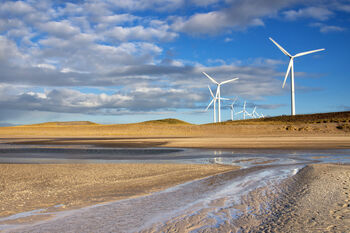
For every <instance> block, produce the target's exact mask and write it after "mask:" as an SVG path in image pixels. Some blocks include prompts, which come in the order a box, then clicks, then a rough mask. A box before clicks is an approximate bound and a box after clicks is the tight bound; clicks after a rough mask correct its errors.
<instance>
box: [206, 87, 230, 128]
mask: <svg viewBox="0 0 350 233" xmlns="http://www.w3.org/2000/svg"><path fill="white" fill-rule="evenodd" d="M208 89H209V92H210V95H211V97H212V100H211V101H210V103H209V104H208V106H207V108H206V109H205V111H208V109H209V107H210V106H211V105H212V104H214V123H216V100H218V97H217V95H215V96H214V94H213V92H212V91H211V89H210V86H209V85H208ZM220 99H221V100H228V99H227V98H220Z"/></svg>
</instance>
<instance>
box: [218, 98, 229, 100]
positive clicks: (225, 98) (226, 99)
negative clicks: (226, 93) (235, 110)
mask: <svg viewBox="0 0 350 233" xmlns="http://www.w3.org/2000/svg"><path fill="white" fill-rule="evenodd" d="M220 99H222V100H230V99H228V98H220Z"/></svg>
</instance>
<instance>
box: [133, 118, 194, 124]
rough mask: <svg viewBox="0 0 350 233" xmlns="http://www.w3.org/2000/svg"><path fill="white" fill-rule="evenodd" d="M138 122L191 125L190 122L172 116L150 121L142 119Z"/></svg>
mask: <svg viewBox="0 0 350 233" xmlns="http://www.w3.org/2000/svg"><path fill="white" fill-rule="evenodd" d="M139 124H171V125H191V124H190V123H188V122H186V121H181V120H178V119H174V118H167V119H161V120H152V121H144V122H141V123H139Z"/></svg>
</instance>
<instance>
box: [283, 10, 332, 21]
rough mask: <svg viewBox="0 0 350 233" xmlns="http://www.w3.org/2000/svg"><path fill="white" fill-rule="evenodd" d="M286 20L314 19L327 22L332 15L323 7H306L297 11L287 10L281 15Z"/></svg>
mask: <svg viewBox="0 0 350 233" xmlns="http://www.w3.org/2000/svg"><path fill="white" fill-rule="evenodd" d="M282 14H283V15H284V16H285V17H286V18H287V19H288V20H297V19H299V18H314V19H317V20H321V21H325V20H328V19H329V18H330V17H331V16H332V15H334V13H333V12H332V11H330V10H329V9H327V8H323V7H307V8H303V9H299V10H288V11H285V12H283V13H282Z"/></svg>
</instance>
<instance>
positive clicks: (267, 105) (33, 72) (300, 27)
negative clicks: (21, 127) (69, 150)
mask: <svg viewBox="0 0 350 233" xmlns="http://www.w3.org/2000/svg"><path fill="white" fill-rule="evenodd" d="M269 37H272V38H273V39H274V40H275V41H277V42H278V43H279V44H280V45H281V46H283V47H284V48H285V49H286V50H287V51H288V52H289V53H290V54H292V55H293V54H296V53H299V52H304V51H308V50H314V49H320V48H325V51H322V52H318V53H314V54H310V55H306V56H303V57H298V58H296V59H295V62H294V67H295V86H296V113H297V114H308V113H318V112H334V111H349V110H350V103H349V100H350V91H349V86H350V77H349V67H350V64H349V61H350V43H349V41H350V0H309V1H300V0H285V1H280V0H259V1H256V0H187V1H186V0H122V1H121V0H104V1H103V0H99V1H96V0H95V1H94V0H87V1H83V0H80V1H63V0H26V1H6V0H5V1H4V0H2V1H1V2H0V109H1V110H0V126H7V125H18V124H33V123H40V122H47V121H85V120H88V121H93V122H97V123H102V124H114V123H132V122H140V121H146V120H153V119H163V118H177V119H181V120H184V121H188V122H191V123H196V124H203V123H209V122H212V120H213V110H212V108H211V109H209V110H208V111H207V112H205V111H204V109H205V108H206V106H207V105H208V104H209V102H210V101H211V97H210V93H209V90H208V85H210V86H211V88H212V89H213V90H214V91H215V88H216V87H215V85H214V84H213V83H211V82H210V80H209V79H208V78H206V77H205V76H204V75H203V74H202V72H203V71H204V72H206V73H208V74H209V75H210V76H212V77H213V78H215V79H216V80H217V81H218V82H221V81H224V80H227V79H232V78H235V77H238V78H239V79H238V80H237V81H235V82H232V83H228V84H225V85H223V86H222V89H221V95H222V97H226V98H234V97H236V96H237V97H238V98H239V101H238V102H237V104H236V106H235V109H236V111H240V110H241V108H242V105H243V102H244V101H246V102H247V110H248V111H252V109H253V108H254V107H255V106H256V107H257V112H259V113H263V114H264V115H265V116H276V115H289V114H290V81H289V80H288V81H287V85H286V87H285V88H282V83H283V79H284V75H285V72H286V70H287V66H288V62H289V58H288V57H287V56H285V55H284V54H283V53H282V52H281V51H280V50H279V49H278V48H277V47H276V46H275V45H274V44H273V43H272V42H271V41H270V40H269ZM230 104H231V100H228V101H223V103H222V120H223V121H225V120H228V119H230V109H229V106H230ZM235 117H240V116H239V115H237V116H235Z"/></svg>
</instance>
